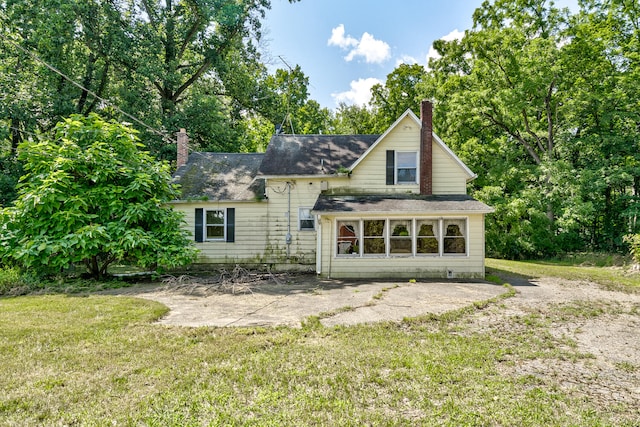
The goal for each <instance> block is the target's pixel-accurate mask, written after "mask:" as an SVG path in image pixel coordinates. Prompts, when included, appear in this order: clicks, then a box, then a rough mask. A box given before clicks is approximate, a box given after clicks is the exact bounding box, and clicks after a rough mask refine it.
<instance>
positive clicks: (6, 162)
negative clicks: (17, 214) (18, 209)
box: [0, 155, 22, 208]
mask: <svg viewBox="0 0 640 427" xmlns="http://www.w3.org/2000/svg"><path fill="white" fill-rule="evenodd" d="M21 175H22V165H21V163H20V162H19V161H18V159H16V158H15V157H1V155H0V208H1V207H2V206H9V205H10V204H12V203H13V200H14V199H15V198H16V196H17V189H16V185H17V184H18V180H19V179H20V176H21Z"/></svg>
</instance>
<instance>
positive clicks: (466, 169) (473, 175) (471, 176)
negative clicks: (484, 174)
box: [432, 132, 478, 182]
mask: <svg viewBox="0 0 640 427" xmlns="http://www.w3.org/2000/svg"><path fill="white" fill-rule="evenodd" d="M432 134H433V140H434V141H436V143H437V144H438V145H439V146H440V148H442V149H443V150H444V152H445V153H447V155H449V157H451V158H452V159H453V161H454V162H456V163H457V164H458V165H459V166H460V167H461V168H462V170H464V172H465V173H466V174H467V176H468V178H467V182H469V181H472V180H474V179H476V178H477V177H478V174H476V173H473V172H472V171H471V169H469V167H468V166H467V165H465V164H464V162H463V161H462V160H460V157H458V156H457V155H456V153H454V152H453V151H452V150H451V148H449V146H448V145H447V144H445V143H444V142H443V141H442V140H441V139H440V137H439V136H438V135H436V134H435V133H433V132H432Z"/></svg>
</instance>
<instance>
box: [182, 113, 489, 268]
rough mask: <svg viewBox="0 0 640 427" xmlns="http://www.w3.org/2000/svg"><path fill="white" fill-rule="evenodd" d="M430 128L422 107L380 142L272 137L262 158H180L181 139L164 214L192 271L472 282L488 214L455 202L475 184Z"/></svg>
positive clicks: (480, 264)
mask: <svg viewBox="0 0 640 427" xmlns="http://www.w3.org/2000/svg"><path fill="white" fill-rule="evenodd" d="M431 117H432V106H431V103H430V102H428V101H424V102H423V103H422V108H421V117H420V118H418V117H417V116H416V115H415V114H414V113H413V112H412V111H410V110H407V111H406V112H405V113H404V114H403V115H402V116H401V117H400V118H398V120H397V121H396V122H395V123H394V124H393V125H391V127H390V128H389V129H388V130H387V131H386V132H385V133H384V134H382V135H284V134H277V135H274V136H273V137H272V138H271V141H270V142H269V145H268V147H267V150H266V152H265V153H264V154H225V153H191V154H190V155H189V156H187V155H186V150H185V148H184V144H185V139H186V138H185V136H184V134H183V136H182V138H180V137H179V148H178V150H179V153H180V152H181V153H182V154H181V155H179V163H184V164H182V165H180V166H179V168H178V170H177V171H176V174H175V182H177V183H178V184H180V185H181V186H182V197H181V200H176V201H175V202H173V206H174V208H175V209H177V210H180V211H183V212H184V213H185V215H186V221H187V224H188V227H189V230H190V232H191V233H192V234H193V238H194V240H195V241H196V245H197V247H198V248H199V249H200V251H201V252H200V259H199V260H198V262H199V263H211V264H253V265H255V264H260V265H265V264H267V265H270V266H272V267H273V268H274V269H302V270H305V269H306V270H311V269H315V271H316V272H317V273H318V274H319V275H322V276H325V277H333V278H359V277H362V278H364V277H394V278H399V277H403V278H482V277H484V256H485V252H484V247H485V242H484V218H485V215H486V214H488V213H490V212H492V211H493V209H492V208H491V207H489V206H487V205H485V204H484V203H481V202H479V201H477V200H474V199H473V198H471V197H470V196H468V195H467V194H466V188H467V183H468V182H469V181H470V180H472V179H474V178H475V177H476V175H475V174H474V173H473V172H471V170H469V168H468V167H467V166H466V165H465V164H464V163H463V162H462V161H461V160H460V159H459V158H458V157H457V156H456V155H455V154H454V153H453V152H452V151H451V149H449V147H447V145H446V144H445V143H444V142H443V141H442V140H441V139H440V138H439V137H438V136H437V135H436V134H434V133H433V131H432V119H431ZM180 141H182V142H180ZM187 157H188V160H186V158H187ZM180 158H182V159H183V160H180Z"/></svg>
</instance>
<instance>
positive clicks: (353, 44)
mask: <svg viewBox="0 0 640 427" xmlns="http://www.w3.org/2000/svg"><path fill="white" fill-rule="evenodd" d="M327 44H328V45H329V46H338V47H340V48H341V49H343V50H349V49H350V50H349V53H348V54H347V56H345V57H344V59H345V60H346V61H347V62H349V61H352V60H353V59H354V58H355V57H358V56H361V57H363V58H364V59H365V61H366V62H367V63H381V62H384V61H385V60H387V59H389V57H390V56H391V47H390V46H389V45H388V44H387V43H386V42H384V41H382V40H376V38H375V37H373V36H372V35H371V34H369V33H367V32H365V33H364V34H363V35H362V37H361V38H360V40H358V39H356V38H354V37H352V36H350V35H346V36H345V31H344V25H343V24H340V25H338V26H337V27H336V28H334V29H332V30H331V37H330V38H329V40H328V42H327Z"/></svg>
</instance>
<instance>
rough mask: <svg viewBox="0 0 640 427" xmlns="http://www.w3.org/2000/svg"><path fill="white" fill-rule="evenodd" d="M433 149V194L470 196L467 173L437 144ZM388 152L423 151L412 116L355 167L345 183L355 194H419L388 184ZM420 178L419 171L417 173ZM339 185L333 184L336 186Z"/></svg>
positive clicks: (415, 189) (416, 187)
mask: <svg viewBox="0 0 640 427" xmlns="http://www.w3.org/2000/svg"><path fill="white" fill-rule="evenodd" d="M432 147H433V166H432V167H433V171H432V191H433V194H467V174H466V173H465V171H464V170H462V168H460V165H459V164H457V163H456V162H455V161H454V160H453V159H452V158H451V156H449V155H448V154H447V153H446V152H445V151H444V150H443V149H442V147H440V145H439V144H438V143H437V142H435V138H434V142H433V144H432ZM387 150H395V151H416V152H418V151H419V150H420V127H419V126H418V124H417V123H416V122H415V121H414V120H413V119H411V118H410V117H405V118H404V119H403V120H402V121H401V122H400V123H398V125H397V126H396V127H395V128H393V129H392V130H391V132H389V134H387V136H386V137H385V138H384V139H383V140H382V141H380V142H379V143H378V145H377V146H376V147H375V148H374V149H373V150H372V151H371V152H370V153H369V154H368V155H367V156H366V157H365V158H364V159H363V160H362V161H361V162H360V163H359V164H358V166H356V168H355V169H354V170H353V173H352V175H351V178H350V180H349V181H348V182H347V183H345V185H346V186H348V189H349V190H350V191H352V192H363V193H372V194H383V193H407V192H411V193H419V192H420V186H419V185H418V184H417V183H416V184H411V185H409V184H399V185H387V184H386V174H385V171H386V161H387V160H386V154H387ZM418 175H419V171H418ZM337 184H338V183H337V182H336V183H335V184H334V185H337Z"/></svg>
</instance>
